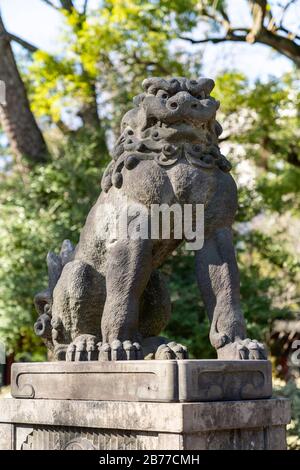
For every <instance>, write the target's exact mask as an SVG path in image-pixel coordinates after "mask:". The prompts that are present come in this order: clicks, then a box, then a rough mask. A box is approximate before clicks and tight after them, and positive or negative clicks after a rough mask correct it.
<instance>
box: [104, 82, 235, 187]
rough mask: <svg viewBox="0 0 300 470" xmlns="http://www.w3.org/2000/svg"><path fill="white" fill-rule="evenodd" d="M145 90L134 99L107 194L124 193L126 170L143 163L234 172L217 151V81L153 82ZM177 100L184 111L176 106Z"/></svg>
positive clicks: (110, 171) (219, 130) (111, 166)
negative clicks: (180, 164) (184, 163)
mask: <svg viewBox="0 0 300 470" xmlns="http://www.w3.org/2000/svg"><path fill="white" fill-rule="evenodd" d="M142 86H143V89H144V93H142V94H140V95H138V96H136V97H135V98H134V100H133V103H134V105H135V107H134V108H133V109H131V110H130V111H128V112H127V113H126V114H125V116H124V117H123V119H122V123H121V135H120V137H119V139H118V140H117V143H116V145H115V146H114V148H113V150H112V161H111V163H110V164H109V165H108V167H107V169H106V171H105V173H104V175H103V179H102V183H101V186H102V189H103V190H104V191H105V192H107V191H108V190H109V189H110V188H111V187H112V186H114V187H116V188H120V187H121V186H122V184H123V175H122V170H123V169H124V168H126V169H127V170H131V169H133V168H135V167H136V166H137V165H138V163H139V162H140V161H141V160H154V162H155V163H156V164H158V165H160V166H164V167H170V166H171V165H174V164H176V163H177V162H178V161H179V160H181V159H186V160H187V161H188V162H189V163H190V164H191V165H193V166H196V167H201V168H205V169H208V170H209V169H213V168H216V167H218V168H220V169H221V170H222V171H224V172H228V171H230V169H231V165H230V163H229V161H228V160H227V159H226V158H225V157H224V156H223V155H222V154H221V152H220V149H219V146H218V137H219V136H220V134H221V133H222V127H221V125H220V124H219V123H218V121H217V120H216V111H217V109H218V107H219V102H218V101H216V100H215V99H214V98H213V97H211V96H210V93H211V91H212V89H213V88H214V81H213V80H211V79H207V78H200V79H198V80H188V79H186V78H171V79H169V80H166V79H163V78H155V77H154V78H148V79H146V80H144V82H143V84H142ZM175 95H176V101H175V100H174V99H172V98H173V97H174V96H175ZM178 98H179V103H180V98H182V101H183V102H184V106H178Z"/></svg>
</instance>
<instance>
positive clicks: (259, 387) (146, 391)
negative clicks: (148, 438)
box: [12, 360, 272, 402]
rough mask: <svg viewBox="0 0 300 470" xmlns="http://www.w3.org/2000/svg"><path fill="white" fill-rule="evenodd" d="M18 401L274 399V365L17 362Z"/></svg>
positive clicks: (15, 390)
mask: <svg viewBox="0 0 300 470" xmlns="http://www.w3.org/2000/svg"><path fill="white" fill-rule="evenodd" d="M12 395H13V397H15V398H35V399H43V398H44V399H60V400H65V399H66V400H70V399H73V400H109V401H150V402H155V401H157V402H177V401H180V402H198V401H202V402H203V401H204V402H205V401H209V402H211V401H220V400H251V399H258V398H269V397H271V395H272V371H271V363H270V362H269V361H219V360H180V361H176V360H171V361H115V362H53V363H50V362H48V363H32V364H24V363H20V364H14V365H13V367H12Z"/></svg>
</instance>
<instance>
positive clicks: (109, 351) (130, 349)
mask: <svg viewBox="0 0 300 470" xmlns="http://www.w3.org/2000/svg"><path fill="white" fill-rule="evenodd" d="M140 359H144V355H143V351H142V348H141V346H140V344H139V343H136V342H135V343H133V342H131V341H123V342H121V341H119V340H118V339H116V340H115V341H112V342H111V343H102V344H101V343H100V344H99V361H126V360H127V361H130V360H131V361H132V360H140Z"/></svg>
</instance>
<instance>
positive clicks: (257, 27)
mask: <svg viewBox="0 0 300 470" xmlns="http://www.w3.org/2000/svg"><path fill="white" fill-rule="evenodd" d="M250 3H251V5H252V7H251V14H252V21H253V23H252V27H251V31H250V33H249V34H248V38H247V41H248V42H250V43H251V42H255V40H256V38H258V37H259V35H260V34H261V32H262V30H263V29H264V20H265V16H266V9H267V1H266V0H250Z"/></svg>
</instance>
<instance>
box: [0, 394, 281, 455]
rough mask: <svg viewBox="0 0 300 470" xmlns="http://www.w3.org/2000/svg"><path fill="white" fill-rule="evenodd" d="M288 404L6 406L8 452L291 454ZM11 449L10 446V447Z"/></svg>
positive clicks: (2, 419) (0, 421) (1, 441)
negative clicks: (287, 440)
mask: <svg viewBox="0 0 300 470" xmlns="http://www.w3.org/2000/svg"><path fill="white" fill-rule="evenodd" d="M289 421H290V403H289V401H288V400H285V399H267V400H249V401H243V402H238V401H233V402H229V401H228V402H214V403H138V402H124V401H123V402H109V401H103V402H99V401H98V402H97V401H75V400H32V399H28V400H20V399H3V400H1V401H0V429H1V426H2V429H4V430H5V427H6V430H7V431H9V430H10V429H11V428H12V427H14V433H12V432H10V431H9V436H11V437H10V438H7V433H6V432H2V433H0V448H6V446H11V447H12V448H19V449H57V450H59V449H60V450H63V449H69V450H73V449H81V448H83V449H91V450H92V449H107V450H108V449H147V450H157V449H178V450H182V449H186V450H192V449H199V450H200V449H284V448H285V425H286V424H287V423H288V422H289ZM8 448H9V447H8Z"/></svg>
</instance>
